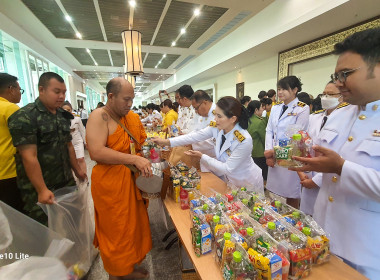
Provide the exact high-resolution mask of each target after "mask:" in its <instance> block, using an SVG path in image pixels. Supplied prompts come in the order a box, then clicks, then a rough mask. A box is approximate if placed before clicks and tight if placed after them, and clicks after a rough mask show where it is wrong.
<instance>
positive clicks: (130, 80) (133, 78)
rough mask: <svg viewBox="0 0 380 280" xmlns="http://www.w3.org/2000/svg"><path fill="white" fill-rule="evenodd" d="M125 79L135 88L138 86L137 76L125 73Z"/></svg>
mask: <svg viewBox="0 0 380 280" xmlns="http://www.w3.org/2000/svg"><path fill="white" fill-rule="evenodd" d="M125 79H126V80H127V81H128V82H129V83H130V84H131V85H132V87H133V88H136V77H135V76H131V75H128V74H125Z"/></svg>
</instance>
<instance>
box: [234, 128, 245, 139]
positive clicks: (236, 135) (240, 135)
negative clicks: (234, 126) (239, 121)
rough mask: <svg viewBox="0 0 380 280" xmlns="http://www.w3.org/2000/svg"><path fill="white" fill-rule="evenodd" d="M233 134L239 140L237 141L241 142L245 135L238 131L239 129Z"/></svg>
mask: <svg viewBox="0 0 380 280" xmlns="http://www.w3.org/2000/svg"><path fill="white" fill-rule="evenodd" d="M234 135H235V137H236V138H237V139H238V140H239V142H243V141H244V140H245V137H244V136H243V135H242V134H241V133H240V131H239V130H235V131H234Z"/></svg>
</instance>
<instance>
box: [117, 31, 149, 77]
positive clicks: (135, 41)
mask: <svg viewBox="0 0 380 280" xmlns="http://www.w3.org/2000/svg"><path fill="white" fill-rule="evenodd" d="M121 37H122V39H123V46H124V58H125V65H126V68H127V69H126V70H127V71H126V73H127V74H129V75H132V76H138V75H142V74H144V69H143V65H142V59H141V32H139V31H136V30H125V31H123V32H121Z"/></svg>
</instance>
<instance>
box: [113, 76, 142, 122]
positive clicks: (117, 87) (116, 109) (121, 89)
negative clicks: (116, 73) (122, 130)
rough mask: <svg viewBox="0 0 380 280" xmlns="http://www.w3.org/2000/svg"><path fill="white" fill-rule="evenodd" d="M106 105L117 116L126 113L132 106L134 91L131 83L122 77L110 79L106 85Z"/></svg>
mask: <svg viewBox="0 0 380 280" xmlns="http://www.w3.org/2000/svg"><path fill="white" fill-rule="evenodd" d="M106 90H107V97H108V100H107V105H106V106H107V107H108V108H109V109H111V110H112V111H113V113H114V114H115V115H117V116H119V117H123V116H125V115H126V114H128V112H129V110H130V109H131V107H132V104H133V99H134V98H135V91H134V89H133V87H132V85H131V84H130V83H129V82H128V81H127V80H126V79H124V78H123V77H117V78H113V79H112V80H110V81H109V82H108V84H107V86H106Z"/></svg>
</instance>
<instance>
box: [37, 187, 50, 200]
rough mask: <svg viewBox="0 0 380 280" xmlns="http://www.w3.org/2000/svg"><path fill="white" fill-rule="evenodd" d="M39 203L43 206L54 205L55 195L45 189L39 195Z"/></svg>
mask: <svg viewBox="0 0 380 280" xmlns="http://www.w3.org/2000/svg"><path fill="white" fill-rule="evenodd" d="M38 202H39V203H42V204H53V203H54V194H53V193H52V192H51V191H50V190H49V189H48V188H44V189H43V190H41V191H40V192H39V193H38Z"/></svg>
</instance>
